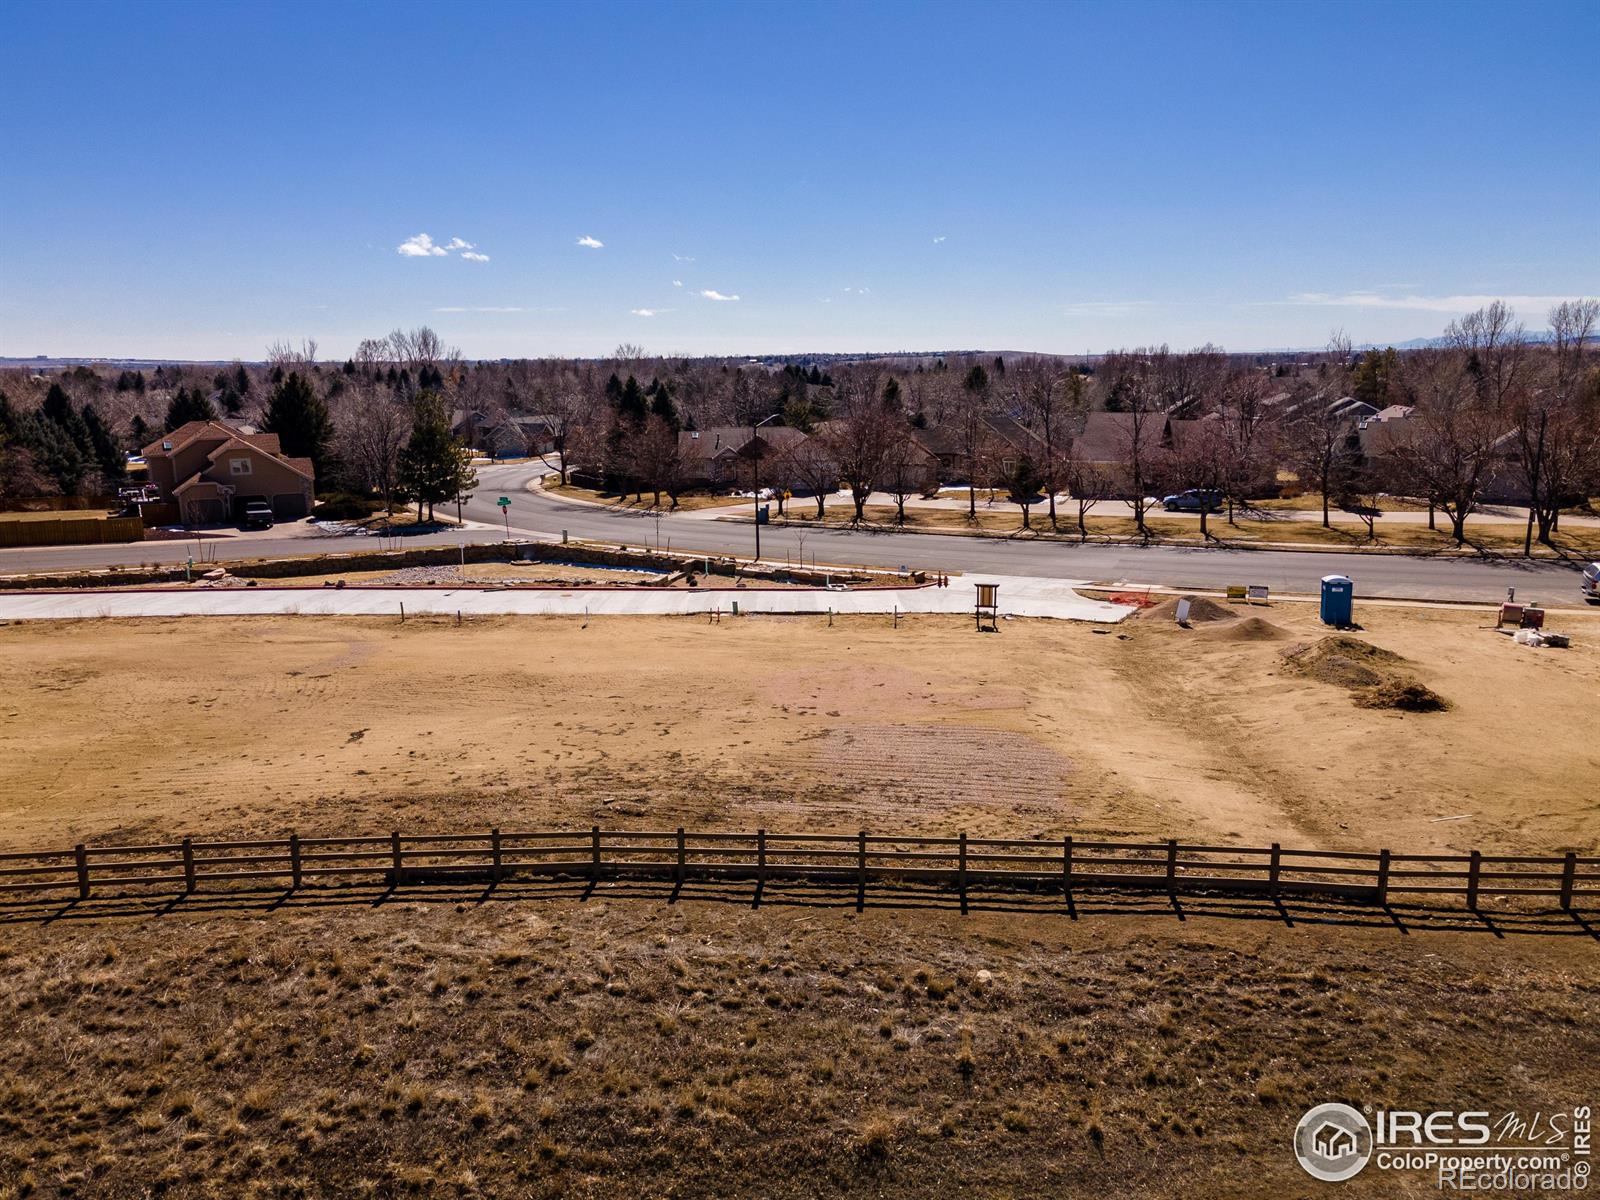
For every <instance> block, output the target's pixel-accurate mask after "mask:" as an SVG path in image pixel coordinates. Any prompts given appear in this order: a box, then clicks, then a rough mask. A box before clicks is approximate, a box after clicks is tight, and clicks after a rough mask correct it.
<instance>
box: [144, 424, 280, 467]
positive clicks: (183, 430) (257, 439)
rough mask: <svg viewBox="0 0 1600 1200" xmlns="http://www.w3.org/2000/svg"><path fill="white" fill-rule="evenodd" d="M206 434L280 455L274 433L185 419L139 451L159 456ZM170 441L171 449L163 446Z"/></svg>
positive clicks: (173, 451) (167, 453) (197, 439)
mask: <svg viewBox="0 0 1600 1200" xmlns="http://www.w3.org/2000/svg"><path fill="white" fill-rule="evenodd" d="M207 435H210V436H212V437H215V438H217V439H219V440H221V441H224V442H227V441H235V440H237V441H241V442H245V443H247V444H249V445H251V446H254V447H255V448H256V449H257V450H260V451H261V452H262V453H264V454H272V455H281V454H282V453H283V450H282V447H281V446H280V444H279V442H278V435H277V434H275V433H245V432H244V431H243V430H242V429H239V428H236V427H234V426H232V425H226V424H224V423H223V422H221V421H186V422H184V423H183V424H182V425H179V426H178V427H177V428H176V429H174V430H173V431H172V432H171V433H169V434H167V435H165V436H164V437H158V438H157V439H156V440H155V441H153V442H151V443H150V444H149V445H148V446H146V447H145V448H144V449H143V450H141V451H140V453H141V454H143V455H144V456H145V457H146V458H160V457H166V456H169V455H173V454H176V453H178V451H180V450H182V449H183V448H184V447H185V446H188V445H189V444H191V443H192V442H197V441H200V440H201V439H202V438H205V437H206V436H207ZM168 443H170V444H171V447H172V448H171V449H170V450H168V449H165V448H164V447H165V446H166V445H167V444H168Z"/></svg>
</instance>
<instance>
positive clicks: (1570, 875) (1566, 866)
mask: <svg viewBox="0 0 1600 1200" xmlns="http://www.w3.org/2000/svg"><path fill="white" fill-rule="evenodd" d="M1577 874H1578V852H1577V851H1576V850H1568V851H1567V858H1566V861H1565V862H1564V863H1562V864H1561V907H1562V908H1564V909H1567V910H1568V911H1571V909H1572V881H1573V879H1574V878H1575V877H1576V876H1577Z"/></svg>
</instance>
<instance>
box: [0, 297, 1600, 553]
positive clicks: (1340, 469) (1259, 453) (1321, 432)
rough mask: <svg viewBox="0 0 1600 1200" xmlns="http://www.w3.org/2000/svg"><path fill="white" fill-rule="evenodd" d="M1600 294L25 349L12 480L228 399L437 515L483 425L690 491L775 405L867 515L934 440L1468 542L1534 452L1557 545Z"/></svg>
mask: <svg viewBox="0 0 1600 1200" xmlns="http://www.w3.org/2000/svg"><path fill="white" fill-rule="evenodd" d="M1596 309H1597V305H1596V303H1595V302H1594V301H1572V302H1567V303H1564V304H1561V305H1558V306H1557V307H1556V308H1555V309H1554V310H1552V311H1551V313H1550V314H1549V316H1548V322H1547V328H1548V332H1545V333H1542V334H1541V335H1540V336H1539V337H1537V338H1535V337H1530V336H1529V335H1528V334H1527V331H1526V330H1525V329H1524V327H1523V326H1522V324H1521V323H1520V322H1519V321H1518V320H1517V318H1516V314H1515V313H1513V312H1512V311H1511V309H1510V308H1509V307H1507V306H1506V305H1504V304H1499V303H1496V304H1491V305H1489V306H1486V307H1485V308H1484V309H1482V310H1480V311H1479V312H1476V313H1473V314H1470V315H1469V316H1467V317H1464V318H1462V319H1461V320H1459V321H1455V322H1452V323H1451V324H1450V326H1449V327H1448V328H1447V329H1446V330H1445V331H1444V335H1443V337H1442V338H1440V339H1439V340H1438V342H1437V344H1436V345H1434V346H1432V347H1429V348H1426V349H1422V350H1408V351H1397V350H1394V349H1373V350H1367V351H1363V352H1357V351H1355V350H1354V349H1353V348H1352V347H1351V346H1350V344H1349V340H1348V339H1347V338H1345V337H1343V335H1336V336H1335V337H1334V338H1333V339H1332V340H1331V341H1330V343H1329V345H1328V346H1327V347H1326V348H1325V349H1324V350H1323V351H1321V352H1318V353H1301V354H1294V353H1285V354H1270V355H1269V354H1257V355H1237V354H1228V353H1226V352H1225V351H1223V350H1221V349H1219V348H1217V347H1214V346H1203V347H1200V348H1197V349H1195V350H1191V351H1176V350H1172V349H1170V348H1169V347H1166V346H1155V347H1141V348H1135V349H1129V350H1123V351H1117V352H1113V353H1110V354H1106V355H1104V356H1099V357H1096V358H1078V359H1067V358H1060V357H1054V356H1048V355H1005V356H995V355H888V356H880V357H873V358H856V359H847V358H841V357H837V356H811V357H810V358H808V357H807V356H803V355H802V356H792V357H790V358H786V359H776V360H763V361H759V362H757V361H752V360H747V359H734V358H699V359H686V358H660V357H655V358H652V357H648V356H646V355H645V354H644V353H643V351H642V350H640V349H639V348H638V347H634V346H619V347H618V348H617V350H616V352H615V353H614V354H613V355H612V356H611V357H610V358H608V359H602V360H567V359H539V360H514V361H498V362H496V361H480V362H469V361H467V360H465V359H463V358H462V356H461V355H460V354H459V352H457V351H455V350H453V349H452V348H450V347H448V346H446V345H445V344H444V343H443V342H442V340H441V339H440V338H439V337H438V335H437V334H436V333H434V331H432V330H431V329H428V328H426V327H423V328H419V329H416V330H411V331H401V330H396V331H395V332H393V333H391V334H390V335H388V336H387V337H382V338H371V339H366V340H363V341H362V342H361V343H360V344H359V346H358V347H357V348H356V351H355V353H354V354H352V355H351V356H350V357H349V358H348V359H346V360H345V361H344V362H343V363H338V362H324V361H320V360H319V359H318V356H317V347H316V344H315V343H314V342H309V341H308V342H303V343H301V344H300V345H299V346H298V347H293V346H290V345H288V344H284V343H280V344H277V345H274V346H273V347H271V348H270V349H269V352H268V356H267V359H266V361H265V362H263V363H261V364H244V363H236V364H232V365H229V366H225V367H221V368H218V367H201V366H196V365H177V366H170V365H163V366H159V367H156V368H154V369H153V370H150V371H149V372H146V371H145V370H144V369H143V368H141V369H140V370H138V371H134V372H130V371H122V372H120V373H119V374H117V375H115V376H113V377H102V376H101V375H99V374H98V373H97V372H95V371H94V370H92V369H89V368H83V367H78V368H73V369H71V370H69V371H65V372H62V373H60V374H51V375H49V376H47V377H42V378H36V377H34V376H31V375H30V374H28V373H27V372H25V371H15V372H10V373H7V374H6V375H4V376H0V396H4V395H7V394H9V396H10V399H3V400H0V498H6V499H9V498H15V497H19V496H23V495H29V494H51V493H57V492H59V493H62V494H85V493H87V492H94V493H99V492H100V491H103V490H107V489H109V488H110V487H112V486H114V484H115V482H116V480H117V478H118V476H119V474H120V470H121V455H122V453H123V452H124V451H125V450H128V449H137V448H138V447H140V446H142V445H145V444H148V442H149V441H151V440H153V439H154V438H156V437H159V436H160V434H161V433H163V432H165V431H170V430H172V429H175V428H177V427H178V426H180V425H182V424H183V423H184V422H186V421H190V420H207V419H213V418H215V417H224V418H227V419H231V420H235V421H242V422H249V423H251V424H253V425H255V426H256V427H257V428H259V429H262V430H265V431H268V432H274V433H277V434H278V435H279V437H280V440H281V442H282V445H283V449H284V452H285V453H286V454H289V455H293V456H297V457H305V458H309V459H311V460H312V462H313V464H314V465H315V468H316V473H317V478H318V488H319V491H321V492H327V491H329V490H332V489H339V490H345V491H349V492H352V493H356V494H358V495H360V496H364V497H372V498H374V499H375V500H377V501H378V502H381V503H384V504H389V503H394V502H400V501H406V502H415V503H417V504H418V505H419V514H420V513H422V512H424V511H427V510H429V509H431V506H432V505H434V504H437V503H443V502H446V501H448V500H450V499H453V498H454V497H455V496H458V495H461V494H463V493H464V492H465V491H466V490H469V489H470V487H471V486H472V482H473V480H472V476H471V467H470V462H469V460H468V457H467V454H466V450H467V446H466V444H465V443H466V442H468V441H471V442H473V443H475V444H476V448H478V449H482V450H489V451H499V452H501V453H512V454H517V453H531V452H536V453H544V454H546V455H547V456H548V457H549V458H550V460H551V464H552V466H553V467H554V468H555V469H556V470H558V471H559V472H560V473H561V475H562V477H563V480H565V478H566V476H567V474H568V472H569V471H570V470H571V469H572V468H573V467H574V466H576V467H579V468H580V469H582V470H584V471H586V472H589V473H592V474H595V475H597V476H599V477H600V478H601V479H603V481H604V482H606V483H607V484H608V485H609V486H612V487H615V488H617V489H619V490H620V489H627V490H629V491H631V492H633V493H635V494H636V495H639V496H641V497H642V496H643V495H645V494H647V493H648V494H650V495H651V496H652V497H653V499H654V500H655V502H657V503H660V502H661V500H662V497H666V498H667V499H668V500H669V501H671V502H675V501H676V500H677V499H678V497H679V496H681V494H682V493H683V491H684V490H685V489H686V488H687V487H688V486H690V485H691V483H692V482H693V479H692V472H691V471H690V470H689V466H690V464H689V463H687V462H686V460H685V457H684V441H685V439H683V438H680V436H679V435H680V434H682V433H686V432H692V431H696V430H700V429H707V428H722V427H739V428H744V429H750V428H753V427H755V426H758V425H760V426H763V427H764V428H771V427H776V428H784V427H787V428H788V429H791V430H795V431H798V433H800V434H804V435H806V437H805V438H804V440H803V441H795V440H793V439H791V440H790V445H791V446H795V447H798V448H796V449H793V450H791V452H789V453H788V454H787V455H786V456H785V457H784V459H783V460H782V461H781V462H780V461H777V460H776V459H774V460H772V461H768V460H766V459H763V460H762V461H761V463H760V469H761V471H762V474H763V477H764V478H763V482H764V483H770V484H772V485H774V486H780V485H781V486H782V487H784V488H785V489H792V490H794V491H796V492H801V491H803V492H809V493H811V494H812V495H813V498H814V499H815V501H816V503H817V505H818V512H819V515H820V514H821V513H822V512H823V507H824V505H825V503H826V499H827V496H828V495H829V494H831V493H832V492H833V490H834V488H836V487H840V486H842V487H844V488H845V489H846V490H847V491H848V492H849V495H850V497H851V500H852V506H853V509H854V514H853V515H854V516H855V517H856V518H857V519H860V518H862V517H863V515H864V512H863V510H864V505H865V502H866V499H867V497H868V496H869V495H870V494H872V493H874V492H877V493H888V494H889V495H890V496H891V497H892V498H894V499H895V500H896V502H897V507H898V511H899V514H900V516H901V517H902V519H903V516H904V506H905V501H906V499H907V498H908V497H910V496H912V495H915V494H916V493H917V492H918V491H920V490H925V485H926V482H927V479H926V475H927V466H928V459H929V453H930V447H931V448H932V451H933V452H936V453H937V456H938V458H939V461H940V468H939V470H940V473H941V475H942V476H943V478H942V479H941V482H945V483H957V484H964V485H966V490H967V500H968V511H969V515H971V516H973V517H974V518H975V516H976V503H977V492H978V491H979V489H987V488H1003V489H1005V491H1006V492H1007V495H1008V496H1009V497H1010V498H1012V499H1013V500H1015V501H1016V502H1017V503H1019V504H1020V505H1021V506H1022V508H1023V513H1024V520H1025V521H1028V522H1031V519H1032V508H1033V507H1034V505H1036V504H1037V505H1040V506H1042V507H1043V509H1044V514H1045V515H1044V519H1045V520H1047V521H1048V522H1049V524H1050V525H1051V527H1059V525H1060V523H1061V521H1062V517H1063V513H1062V511H1061V507H1062V506H1063V505H1066V506H1068V508H1069V511H1070V509H1071V508H1076V512H1075V514H1072V515H1073V516H1075V518H1076V524H1077V526H1078V528H1079V530H1080V531H1084V529H1085V525H1084V517H1085V514H1086V513H1087V512H1088V511H1089V510H1090V509H1091V508H1092V507H1093V506H1094V505H1095V504H1096V503H1099V502H1101V501H1102V500H1104V499H1106V498H1109V497H1112V496H1125V497H1126V498H1127V499H1128V500H1129V501H1130V503H1131V504H1132V505H1133V510H1134V519H1135V523H1136V526H1137V527H1138V528H1139V529H1140V530H1141V531H1144V532H1145V533H1146V534H1147V535H1148V532H1149V526H1148V524H1147V521H1146V518H1147V514H1148V511H1149V507H1150V506H1149V500H1150V499H1151V498H1152V497H1153V496H1154V495H1155V494H1156V493H1158V492H1160V491H1161V490H1162V489H1165V488H1173V489H1184V488H1201V489H1205V490H1207V491H1211V492H1214V493H1216V494H1217V495H1218V496H1219V497H1221V498H1222V500H1223V502H1224V511H1225V514H1226V516H1225V519H1227V520H1235V519H1237V517H1238V516H1239V514H1241V513H1248V512H1250V511H1251V510H1252V508H1253V507H1254V506H1256V505H1257V504H1258V503H1259V501H1260V500H1261V499H1262V498H1263V497H1264V496H1267V495H1271V494H1273V493H1274V492H1275V490H1276V489H1277V488H1278V487H1280V486H1282V485H1283V482H1284V480H1285V478H1286V477H1287V476H1290V475H1292V476H1293V477H1295V478H1296V479H1297V480H1298V486H1300V487H1301V488H1303V489H1304V490H1305V491H1307V492H1309V493H1312V494H1315V495H1317V496H1318V497H1319V498H1320V501H1321V506H1322V509H1323V520H1324V522H1325V523H1326V522H1328V521H1330V519H1331V514H1332V513H1333V512H1335V511H1338V510H1344V511H1348V512H1353V513H1356V514H1358V515H1362V516H1364V517H1369V516H1370V515H1371V514H1372V513H1373V512H1374V511H1375V510H1376V509H1378V507H1379V499H1380V498H1381V497H1382V496H1383V495H1385V494H1390V495H1406V496H1412V497H1416V498H1417V499H1419V500H1421V501H1423V502H1425V503H1426V504H1428V505H1429V506H1430V511H1431V512H1436V513H1437V514H1438V515H1439V516H1440V517H1442V519H1443V520H1444V521H1445V522H1446V523H1447V525H1448V528H1449V529H1450V530H1451V532H1452V533H1453V534H1454V535H1455V537H1456V538H1457V540H1458V541H1464V540H1465V537H1466V530H1465V523H1466V521H1467V519H1468V517H1469V516H1470V515H1471V514H1473V513H1474V512H1476V511H1478V510H1479V509H1480V508H1481V506H1482V504H1483V502H1484V497H1485V495H1486V494H1488V493H1489V492H1491V491H1492V490H1493V489H1494V488H1495V487H1496V486H1497V485H1498V484H1501V483H1503V482H1504V479H1505V477H1506V474H1507V473H1508V472H1510V473H1512V474H1514V475H1515V476H1516V478H1517V480H1518V486H1519V487H1520V488H1521V489H1522V491H1524V492H1525V493H1526V496H1527V499H1528V501H1529V505H1528V506H1529V509H1530V512H1529V516H1528V532H1527V539H1526V545H1527V548H1529V549H1530V550H1531V547H1532V544H1533V542H1534V541H1535V540H1539V541H1544V542H1549V541H1550V539H1551V537H1552V535H1553V534H1554V533H1555V532H1556V531H1557V530H1558V529H1559V523H1560V515H1561V512H1562V510H1563V509H1565V508H1568V507H1570V506H1571V505H1573V504H1574V503H1582V502H1583V501H1584V499H1585V498H1586V497H1588V496H1590V495H1593V494H1594V493H1595V492H1596V491H1600V479H1597V478H1596V472H1597V462H1600V444H1597V440H1596V439H1597V438H1600V371H1597V369H1596V365H1595V355H1594V354H1593V341H1594V330H1595V323H1596ZM1347 401H1350V402H1354V403H1355V404H1357V405H1362V406H1366V407H1365V408H1360V409H1352V408H1351V407H1350V405H1349V404H1348V403H1347ZM1397 408H1407V409H1410V410H1412V411H1411V413H1410V415H1409V417H1408V418H1407V419H1406V420H1405V421H1403V422H1401V423H1399V424H1397V425H1396V426H1395V428H1397V429H1399V428H1404V430H1405V431H1406V433H1405V437H1404V438H1403V439H1401V440H1398V441H1396V442H1395V444H1394V445H1393V446H1390V447H1387V448H1386V450H1385V452H1384V453H1382V454H1381V455H1373V454H1369V453H1367V452H1366V451H1365V450H1364V448H1363V443H1362V439H1361V437H1359V436H1357V434H1358V432H1359V429H1358V427H1359V424H1360V420H1359V419H1358V418H1356V417H1352V415H1351V414H1352V412H1357V411H1358V412H1361V413H1370V412H1371V411H1372V410H1383V409H1389V410H1394V409H1397ZM1097 414H1099V415H1097ZM1091 419H1092V420H1091ZM1092 421H1093V422H1100V423H1101V424H1100V425H1099V426H1097V427H1098V428H1102V429H1104V428H1107V427H1111V428H1114V431H1115V433H1116V445H1115V447H1114V449H1113V451H1112V452H1110V453H1108V452H1107V450H1106V447H1105V444H1104V439H1101V441H1100V443H1099V444H1098V445H1087V444H1086V437H1085V430H1086V429H1087V428H1089V426H1090V425H1091V423H1092ZM1007 422H1009V423H1011V424H1012V426H1014V427H1015V428H1016V429H1021V430H1023V431H1025V432H1026V437H1024V438H1022V439H1021V441H1020V444H1021V445H1022V449H1021V451H1019V450H1018V449H1017V445H1018V444H1019V443H1018V441H1016V440H1013V441H1011V442H1007V441H1006V440H1005V438H1004V437H1002V436H1000V435H997V433H996V429H997V425H1004V423H1007ZM1108 422H1109V424H1107V423H1108ZM1007 427H1008V428H1010V426H1007ZM1014 431H1015V430H1014V429H1013V432H1014ZM1088 440H1089V441H1093V439H1092V438H1090V439H1088ZM769 471H770V472H771V473H770V474H769V473H768V472H769ZM1208 533H1209V530H1208Z"/></svg>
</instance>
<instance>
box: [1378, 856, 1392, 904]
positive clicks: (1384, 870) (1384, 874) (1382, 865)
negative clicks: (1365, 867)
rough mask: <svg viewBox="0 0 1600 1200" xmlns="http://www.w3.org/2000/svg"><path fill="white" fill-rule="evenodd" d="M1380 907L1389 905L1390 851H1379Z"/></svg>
mask: <svg viewBox="0 0 1600 1200" xmlns="http://www.w3.org/2000/svg"><path fill="white" fill-rule="evenodd" d="M1378 907H1379V908H1388V907H1389V851H1387V850H1379V851H1378Z"/></svg>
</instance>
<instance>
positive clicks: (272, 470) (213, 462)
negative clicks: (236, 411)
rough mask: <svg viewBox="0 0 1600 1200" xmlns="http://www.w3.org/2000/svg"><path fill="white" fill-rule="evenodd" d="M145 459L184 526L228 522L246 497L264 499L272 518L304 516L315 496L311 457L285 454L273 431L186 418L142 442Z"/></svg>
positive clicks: (157, 483)
mask: <svg viewBox="0 0 1600 1200" xmlns="http://www.w3.org/2000/svg"><path fill="white" fill-rule="evenodd" d="M144 460H145V462H146V463H148V464H149V468H150V482H151V483H152V484H154V485H155V486H156V487H157V488H158V489H159V490H160V492H161V498H162V499H163V500H167V501H171V502H172V503H174V504H176V505H177V506H178V514H179V519H180V520H181V521H182V522H183V523H184V524H185V525H210V524H218V523H221V522H225V521H231V520H233V519H234V517H235V516H237V515H238V512H239V510H240V508H241V507H242V506H243V505H244V503H245V502H246V501H247V500H265V501H266V502H267V503H268V504H270V505H272V513H273V515H274V516H275V517H277V518H279V519H280V520H293V519H295V518H297V517H305V516H309V515H310V513H311V506H312V504H313V503H314V502H315V499H316V493H315V474H314V472H313V471H312V468H311V460H310V459H309V458H289V457H288V456H286V455H285V454H284V453H283V452H282V449H281V447H280V446H279V444H278V435H277V434H275V433H247V432H245V431H244V430H242V429H239V428H236V427H234V426H232V425H227V424H224V423H223V422H221V421H190V422H189V423H188V424H186V425H180V426H179V427H178V428H177V429H174V430H173V431H172V432H171V433H169V434H167V435H166V436H165V437H161V438H157V439H156V440H155V441H153V442H151V443H150V444H149V445H148V446H146V447H145V448H144Z"/></svg>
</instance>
